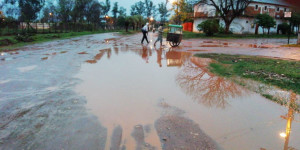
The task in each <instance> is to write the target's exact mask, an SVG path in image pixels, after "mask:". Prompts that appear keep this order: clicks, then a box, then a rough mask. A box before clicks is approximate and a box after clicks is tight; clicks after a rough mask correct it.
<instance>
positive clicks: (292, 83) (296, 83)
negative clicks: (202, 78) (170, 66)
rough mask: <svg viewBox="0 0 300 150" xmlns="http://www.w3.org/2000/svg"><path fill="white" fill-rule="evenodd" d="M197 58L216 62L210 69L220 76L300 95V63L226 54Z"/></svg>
mask: <svg viewBox="0 0 300 150" xmlns="http://www.w3.org/2000/svg"><path fill="white" fill-rule="evenodd" d="M196 56H197V57H203V58H211V59H213V60H216V62H214V63H211V64H210V66H209V69H210V70H211V72H213V73H215V74H218V75H220V76H225V77H230V76H240V77H244V78H250V79H253V80H256V81H260V82H262V83H266V84H270V85H275V86H278V87H280V88H282V89H286V90H293V91H294V92H295V93H298V94H300V88H299V87H300V62H299V61H288V60H277V59H271V58H262V57H256V56H243V55H225V54H196Z"/></svg>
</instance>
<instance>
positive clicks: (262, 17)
mask: <svg viewBox="0 0 300 150" xmlns="http://www.w3.org/2000/svg"><path fill="white" fill-rule="evenodd" d="M255 19H256V21H255V22H256V23H257V24H258V26H260V27H262V29H263V34H265V30H264V29H268V34H270V28H271V27H274V26H275V25H276V22H275V20H274V18H273V17H271V16H270V15H268V14H258V15H256V16H255Z"/></svg>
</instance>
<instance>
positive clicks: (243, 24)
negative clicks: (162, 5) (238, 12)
mask: <svg viewBox="0 0 300 150" xmlns="http://www.w3.org/2000/svg"><path fill="white" fill-rule="evenodd" d="M291 8H292V6H291V5H290V4H287V3H285V2H284V0H253V1H252V2H251V3H250V4H249V5H248V7H247V8H246V9H245V11H244V12H243V14H242V16H240V17H237V18H235V19H234V20H233V22H232V23H231V25H230V31H231V32H233V33H236V34H245V33H251V34H254V33H255V31H256V30H257V32H258V33H262V32H263V31H262V28H258V26H257V25H256V24H255V16H256V15H257V14H264V13H267V14H269V15H270V16H272V17H274V19H275V21H276V26H274V28H271V29H270V32H271V33H276V32H277V27H278V25H279V24H281V23H284V22H287V20H286V19H284V12H289V11H291ZM216 14H217V13H216V9H215V8H214V7H213V6H210V5H207V4H205V3H203V2H198V3H197V4H195V5H194V26H193V31H194V32H199V31H198V29H197V26H198V24H200V23H201V22H203V21H205V20H207V19H209V18H219V19H220V24H221V25H222V26H223V27H225V24H224V22H223V21H222V19H221V18H220V17H218V16H216Z"/></svg>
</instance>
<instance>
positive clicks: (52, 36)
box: [0, 30, 138, 51]
mask: <svg viewBox="0 0 300 150" xmlns="http://www.w3.org/2000/svg"><path fill="white" fill-rule="evenodd" d="M109 32H119V33H120V34H121V35H130V34H135V33H137V32H138V31H128V32H126V31H124V30H99V31H93V32H92V31H83V32H68V33H47V34H35V35H34V36H33V39H34V41H33V42H20V41H17V40H16V39H15V36H1V37H0V51H3V50H13V49H16V48H18V47H22V46H25V45H29V44H36V43H41V42H47V41H51V40H57V39H68V38H73V37H78V36H83V35H90V34H98V33H109ZM1 45H5V46H1Z"/></svg>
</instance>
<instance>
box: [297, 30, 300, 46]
mask: <svg viewBox="0 0 300 150" xmlns="http://www.w3.org/2000/svg"><path fill="white" fill-rule="evenodd" d="M297 44H300V31H299V32H298V42H297Z"/></svg>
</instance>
